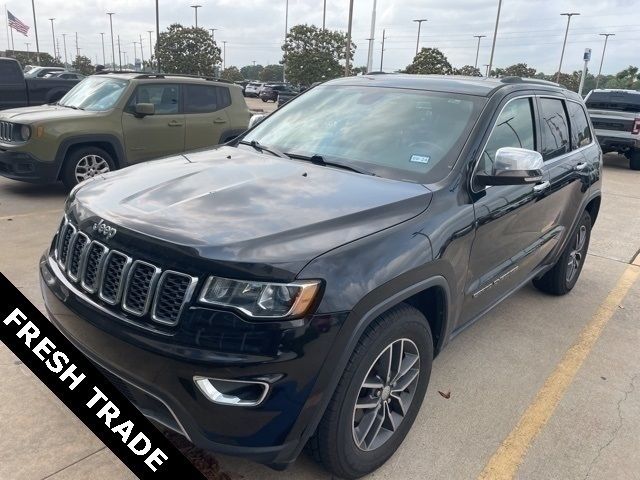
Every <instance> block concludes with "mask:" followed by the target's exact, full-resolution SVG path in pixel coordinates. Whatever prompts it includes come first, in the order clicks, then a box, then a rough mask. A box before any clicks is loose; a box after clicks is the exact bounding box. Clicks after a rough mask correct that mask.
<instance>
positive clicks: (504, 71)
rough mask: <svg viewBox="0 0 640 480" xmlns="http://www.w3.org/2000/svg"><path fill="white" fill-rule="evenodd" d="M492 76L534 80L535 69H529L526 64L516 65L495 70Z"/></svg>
mask: <svg viewBox="0 0 640 480" xmlns="http://www.w3.org/2000/svg"><path fill="white" fill-rule="evenodd" d="M493 74H494V75H495V76H496V77H521V78H534V77H535V76H536V69H535V68H529V67H528V66H527V64H526V63H516V64H515V65H510V66H508V67H506V68H496V69H495V70H493Z"/></svg>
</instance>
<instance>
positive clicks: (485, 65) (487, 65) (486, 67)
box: [484, 63, 491, 77]
mask: <svg viewBox="0 0 640 480" xmlns="http://www.w3.org/2000/svg"><path fill="white" fill-rule="evenodd" d="M484 67H485V70H486V73H485V75H484V76H485V77H488V76H489V73H490V72H491V71H490V70H489V67H491V65H489V64H488V63H485V64H484Z"/></svg>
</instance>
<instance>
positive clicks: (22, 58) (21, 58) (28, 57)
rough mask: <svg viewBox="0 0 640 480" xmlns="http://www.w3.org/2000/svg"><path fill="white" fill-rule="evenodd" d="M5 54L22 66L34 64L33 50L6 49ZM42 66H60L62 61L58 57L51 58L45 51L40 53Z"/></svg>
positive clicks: (34, 55)
mask: <svg viewBox="0 0 640 480" xmlns="http://www.w3.org/2000/svg"><path fill="white" fill-rule="evenodd" d="M5 55H6V56H7V57H10V58H15V59H16V60H18V62H20V65H22V66H23V67H24V66H25V65H36V54H35V53H34V52H29V53H28V54H27V52H25V51H21V50H7V51H6V53H5ZM38 65H40V66H42V67H62V66H63V65H62V62H61V61H60V59H59V58H53V57H52V56H51V55H50V54H48V53H46V52H41V53H40V63H39V64H38Z"/></svg>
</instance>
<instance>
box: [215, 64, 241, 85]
mask: <svg viewBox="0 0 640 480" xmlns="http://www.w3.org/2000/svg"><path fill="white" fill-rule="evenodd" d="M220 78H224V79H225V80H232V81H234V82H241V81H242V80H244V77H243V76H242V74H241V73H240V70H238V67H227V68H225V69H224V70H223V71H222V73H221V74H220Z"/></svg>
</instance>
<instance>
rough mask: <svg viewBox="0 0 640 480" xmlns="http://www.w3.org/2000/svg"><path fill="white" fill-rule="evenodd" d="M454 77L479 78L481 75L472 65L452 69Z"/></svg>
mask: <svg viewBox="0 0 640 480" xmlns="http://www.w3.org/2000/svg"><path fill="white" fill-rule="evenodd" d="M453 74H454V75H465V76H467V77H481V76H482V73H480V69H479V68H476V67H474V66H473V65H465V66H463V67H460V68H454V69H453Z"/></svg>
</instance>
